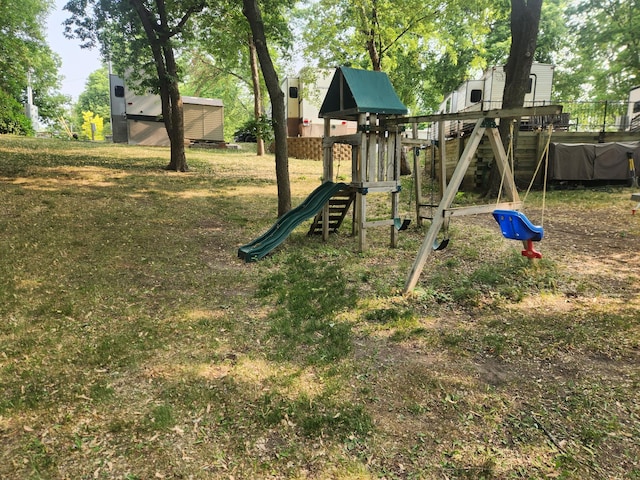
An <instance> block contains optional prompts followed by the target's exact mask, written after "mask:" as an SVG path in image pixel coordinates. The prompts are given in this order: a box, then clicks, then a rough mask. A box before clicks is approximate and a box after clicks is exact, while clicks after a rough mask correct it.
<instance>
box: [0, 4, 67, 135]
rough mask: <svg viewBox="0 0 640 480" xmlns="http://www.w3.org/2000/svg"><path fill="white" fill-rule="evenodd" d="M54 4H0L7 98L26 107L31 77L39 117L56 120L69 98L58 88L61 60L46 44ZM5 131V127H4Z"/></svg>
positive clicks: (1, 81) (0, 79)
mask: <svg viewBox="0 0 640 480" xmlns="http://www.w3.org/2000/svg"><path fill="white" fill-rule="evenodd" d="M52 6H53V4H52V3H51V2H49V1H47V0H23V1H18V0H3V1H2V2H0V85H1V86H2V90H3V91H4V94H3V99H2V102H3V104H4V105H5V108H7V107H6V105H8V104H7V103H6V100H4V95H8V96H9V97H11V98H13V99H14V100H15V101H16V102H19V103H23V102H24V100H25V89H26V87H27V83H28V76H29V75H30V77H31V85H32V88H33V100H34V104H35V105H37V106H38V109H39V115H40V116H41V117H42V118H45V119H54V118H56V116H57V115H59V114H60V113H61V112H62V107H63V105H64V103H66V102H67V101H68V99H67V98H65V97H64V96H62V95H60V94H59V93H57V92H56V90H57V89H58V88H59V84H60V79H59V77H58V69H59V68H60V65H61V61H60V57H59V56H58V55H57V54H55V53H54V52H52V51H51V49H50V48H49V46H48V45H47V44H46V40H45V28H46V26H45V24H44V21H45V19H46V16H47V14H48V13H49V12H50V11H51V8H52ZM5 128H6V126H5Z"/></svg>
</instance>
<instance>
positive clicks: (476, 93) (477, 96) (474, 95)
mask: <svg viewBox="0 0 640 480" xmlns="http://www.w3.org/2000/svg"><path fill="white" fill-rule="evenodd" d="M469 100H471V103H478V102H479V101H481V100H482V90H479V89H474V90H471V97H470V98H469Z"/></svg>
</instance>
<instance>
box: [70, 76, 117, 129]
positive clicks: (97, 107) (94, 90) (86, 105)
mask: <svg viewBox="0 0 640 480" xmlns="http://www.w3.org/2000/svg"><path fill="white" fill-rule="evenodd" d="M85 112H93V113H94V114H96V115H97V116H100V117H102V119H103V120H104V121H106V123H110V118H111V104H110V98H109V74H108V72H107V69H106V68H104V67H103V68H101V69H99V70H96V71H95V72H92V73H91V74H89V78H87V81H86V83H85V87H84V90H83V91H82V93H80V95H79V96H78V101H77V102H76V104H75V113H76V121H77V125H82V124H83V123H84V122H85V118H84V114H85ZM89 138H91V136H90V135H89Z"/></svg>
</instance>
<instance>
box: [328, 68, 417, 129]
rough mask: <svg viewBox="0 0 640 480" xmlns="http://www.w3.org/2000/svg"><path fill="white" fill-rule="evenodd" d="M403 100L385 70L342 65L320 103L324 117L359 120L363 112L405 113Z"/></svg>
mask: <svg viewBox="0 0 640 480" xmlns="http://www.w3.org/2000/svg"><path fill="white" fill-rule="evenodd" d="M407 112H408V110H407V107H405V106H404V104H403V103H402V102H401V101H400V99H399V98H398V94H397V93H396V91H395V90H394V89H393V85H391V81H390V80H389V77H388V76H387V74H386V73H384V72H374V71H372V70H358V69H355V68H349V67H339V68H337V69H336V72H335V73H334V74H333V79H332V80H331V85H330V86H329V90H328V91H327V95H326V96H325V97H324V101H323V102H322V106H321V107H320V117H321V118H337V119H342V120H357V119H358V114H360V113H376V114H383V115H405V114H406V113H407Z"/></svg>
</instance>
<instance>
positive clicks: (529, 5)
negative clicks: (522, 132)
mask: <svg viewBox="0 0 640 480" xmlns="http://www.w3.org/2000/svg"><path fill="white" fill-rule="evenodd" d="M541 9H542V0H511V50H510V51H509V59H508V60H507V64H506V66H505V68H504V71H505V86H504V93H503V95H502V108H519V107H522V106H523V105H524V97H525V95H526V93H527V86H528V84H529V75H530V74H531V64H532V63H533V58H534V54H535V51H536V45H537V43H538V28H539V25H540V12H541ZM514 120H515V121H516V122H517V123H516V126H515V128H514V130H513V133H514V138H513V139H512V138H510V134H509V131H510V127H509V125H510V124H511V123H512V122H513V121H514ZM519 124H520V119H519V118H501V119H500V128H499V131H500V136H501V138H502V143H503V144H504V147H505V151H508V148H509V143H510V142H513V143H512V149H513V152H514V154H515V149H516V146H517V135H518V130H519V128H518V125H519ZM500 180H501V178H500V174H499V172H498V167H497V165H496V162H493V166H492V168H491V173H490V175H489V182H488V188H487V192H486V193H487V194H488V195H489V194H491V195H493V194H496V193H497V192H498V189H499V188H500Z"/></svg>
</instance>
